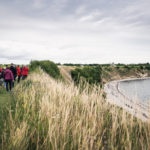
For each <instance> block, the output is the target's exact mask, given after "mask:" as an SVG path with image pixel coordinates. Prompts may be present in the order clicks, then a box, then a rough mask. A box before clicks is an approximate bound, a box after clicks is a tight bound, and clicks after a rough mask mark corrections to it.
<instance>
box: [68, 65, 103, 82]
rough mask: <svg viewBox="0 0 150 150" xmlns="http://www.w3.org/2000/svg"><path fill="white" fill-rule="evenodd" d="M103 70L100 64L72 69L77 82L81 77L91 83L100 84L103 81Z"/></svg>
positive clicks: (72, 74) (73, 77)
mask: <svg viewBox="0 0 150 150" xmlns="http://www.w3.org/2000/svg"><path fill="white" fill-rule="evenodd" d="M101 72H102V69H101V67H100V66H85V67H83V68H76V69H75V70H73V71H71V76H72V79H73V80H74V81H75V83H77V84H78V83H79V82H80V80H81V79H82V80H84V81H86V82H88V83H89V84H98V83H101Z"/></svg>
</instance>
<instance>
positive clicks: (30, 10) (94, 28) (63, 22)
mask: <svg viewBox="0 0 150 150" xmlns="http://www.w3.org/2000/svg"><path fill="white" fill-rule="evenodd" d="M149 9H150V0H0V63H2V64H3V63H11V62H13V63H19V64H24V63H29V62H30V61H31V60H45V59H46V60H51V61H54V62H56V63H100V64H101V63H112V62H114V63H146V62H150V10H149Z"/></svg>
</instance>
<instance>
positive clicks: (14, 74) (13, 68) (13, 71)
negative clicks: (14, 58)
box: [10, 63, 17, 87]
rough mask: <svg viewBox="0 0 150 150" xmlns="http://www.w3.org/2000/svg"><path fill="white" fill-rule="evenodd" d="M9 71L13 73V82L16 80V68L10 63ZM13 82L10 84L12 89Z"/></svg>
mask: <svg viewBox="0 0 150 150" xmlns="http://www.w3.org/2000/svg"><path fill="white" fill-rule="evenodd" d="M10 70H11V71H12V73H13V76H14V81H15V80H16V77H17V70H16V66H15V65H14V64H13V63H11V66H10ZM14 81H13V83H12V86H13V87H14Z"/></svg>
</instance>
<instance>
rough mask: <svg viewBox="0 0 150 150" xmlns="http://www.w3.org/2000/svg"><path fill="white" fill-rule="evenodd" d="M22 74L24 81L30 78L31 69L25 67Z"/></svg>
mask: <svg viewBox="0 0 150 150" xmlns="http://www.w3.org/2000/svg"><path fill="white" fill-rule="evenodd" d="M21 73H22V80H24V79H25V78H27V76H28V73H29V68H28V67H27V66H23V67H22V72H21Z"/></svg>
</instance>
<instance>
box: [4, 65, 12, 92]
mask: <svg viewBox="0 0 150 150" xmlns="http://www.w3.org/2000/svg"><path fill="white" fill-rule="evenodd" d="M4 80H5V82H6V91H11V89H12V83H13V80H14V76H13V73H12V71H11V70H10V69H9V67H8V66H6V70H5V71H4Z"/></svg>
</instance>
